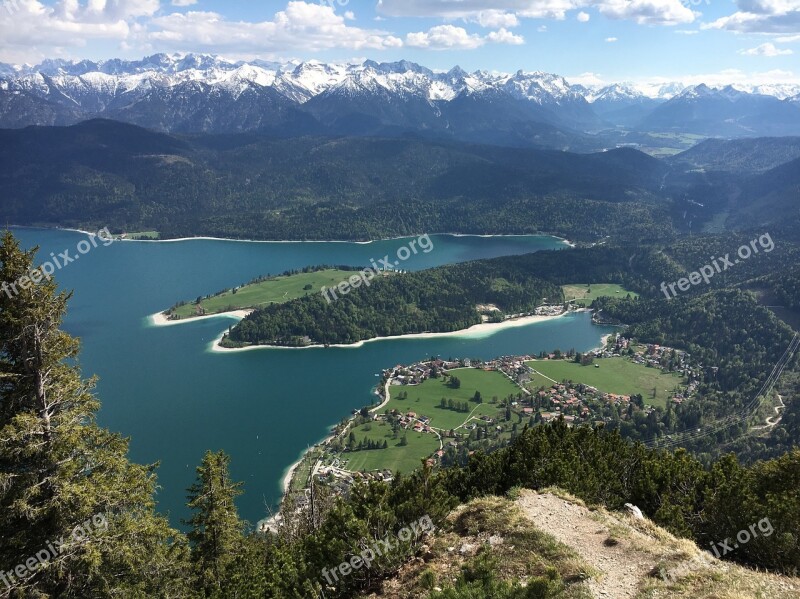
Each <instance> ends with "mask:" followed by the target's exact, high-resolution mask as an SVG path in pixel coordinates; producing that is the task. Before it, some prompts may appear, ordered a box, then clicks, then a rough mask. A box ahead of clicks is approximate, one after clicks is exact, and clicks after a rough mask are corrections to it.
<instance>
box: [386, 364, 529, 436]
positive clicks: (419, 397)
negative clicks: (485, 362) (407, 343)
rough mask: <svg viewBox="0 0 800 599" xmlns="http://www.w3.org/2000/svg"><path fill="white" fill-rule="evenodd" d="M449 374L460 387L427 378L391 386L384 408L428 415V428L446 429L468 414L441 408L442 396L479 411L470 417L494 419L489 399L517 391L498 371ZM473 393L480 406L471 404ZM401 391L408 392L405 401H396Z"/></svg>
mask: <svg viewBox="0 0 800 599" xmlns="http://www.w3.org/2000/svg"><path fill="white" fill-rule="evenodd" d="M450 373H451V374H453V375H454V376H456V377H458V378H459V379H460V380H461V388H459V389H453V388H451V387H449V386H448V385H447V384H445V382H444V379H442V378H438V379H428V380H427V381H425V382H424V383H422V384H421V385H402V386H391V387H389V396H390V398H391V399H390V400H389V403H388V404H387V405H386V406H385V408H383V409H384V410H393V409H396V410H398V411H400V412H402V413H407V412H415V413H416V414H417V416H428V417H429V418H430V419H431V426H433V427H435V428H440V429H446V430H449V429H451V428H456V427H458V426H461V425H462V424H463V423H464V421H465V420H466V419H467V418H468V417H469V414H470V412H456V411H454V410H447V409H443V408H441V407H440V406H439V404H440V402H441V400H442V398H443V397H444V398H445V399H452V400H453V401H460V402H463V401H466V402H468V403H469V406H470V411H472V410H473V409H475V408H478V409H477V410H475V414H473V415H480V414H484V415H488V416H494V415H495V414H496V413H497V411H498V407H497V406H496V405H493V404H490V403H489V401H490V400H491V399H492V397H494V396H497V398H498V400H503V399H505V398H506V397H508V396H509V395H516V394H517V393H519V392H520V388H519V387H518V386H517V385H515V384H514V383H512V382H511V381H510V380H508V378H506V376H505V375H503V374H502V373H500V372H494V371H491V372H487V371H485V370H479V369H477V368H458V369H456V370H451V371H450ZM475 391H480V392H481V396H482V397H483V402H484V403H483V404H480V405H479V404H477V403H475V402H472V401H470V400H471V399H472V397H473V396H474V395H475ZM403 392H406V393H408V398H407V399H397V397H398V395H399V394H400V393H403Z"/></svg>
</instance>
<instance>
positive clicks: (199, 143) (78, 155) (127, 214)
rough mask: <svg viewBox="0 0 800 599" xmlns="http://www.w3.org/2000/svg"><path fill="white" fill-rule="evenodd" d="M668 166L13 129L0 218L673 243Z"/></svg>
mask: <svg viewBox="0 0 800 599" xmlns="http://www.w3.org/2000/svg"><path fill="white" fill-rule="evenodd" d="M665 169H666V166H665V165H664V164H663V163H661V162H660V161H658V160H656V159H654V158H651V157H649V156H647V155H645V154H642V153H640V152H637V151H636V150H631V149H620V150H613V151H609V152H604V153H599V154H572V153H568V152H558V151H543V150H527V149H514V148H499V147H492V146H477V145H470V144H465V143H455V142H454V143H447V142H432V141H424V140H421V139H414V138H405V139H363V138H350V139H331V138H299V139H298V138H295V139H279V138H275V137H269V136H266V135H259V134H238V135H216V136H215V135H196V136H172V135H165V134H160V133H154V132H150V131H147V130H145V129H141V128H138V127H135V126H132V125H126V124H122V123H116V122H113V121H101V120H97V121H89V122H85V123H81V124H79V125H75V126H73V127H32V128H28V129H23V130H0V197H2V202H1V203H0V218H2V219H3V220H4V221H6V222H10V223H14V224H20V225H45V226H51V225H56V226H74V227H87V228H88V227H89V226H100V227H102V226H109V227H110V228H111V229H112V230H114V231H115V232H121V231H128V232H135V231H143V230H158V231H160V232H161V233H162V235H163V236H164V237H174V236H184V235H200V234H206V235H216V236H223V237H234V238H237V237H247V238H258V239H357V240H364V239H376V238H383V237H392V236H399V235H404V234H414V233H416V234H419V233H421V232H423V231H427V232H462V233H505V234H509V233H533V232H554V233H560V234H563V235H564V236H568V237H571V238H587V239H588V238H592V239H594V238H596V237H597V236H603V235H606V234H622V233H625V234H628V235H631V236H635V237H636V236H638V237H644V238H651V237H653V236H657V237H664V236H669V235H670V234H671V233H672V227H671V224H670V222H671V219H670V212H669V202H668V200H667V199H666V198H665V197H662V196H661V195H660V194H661V191H660V184H661V181H662V179H663V175H664V173H665V172H666V170H665Z"/></svg>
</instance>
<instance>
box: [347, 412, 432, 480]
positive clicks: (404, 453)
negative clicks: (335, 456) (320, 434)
mask: <svg viewBox="0 0 800 599" xmlns="http://www.w3.org/2000/svg"><path fill="white" fill-rule="evenodd" d="M353 433H355V436H356V441H363V440H364V439H368V440H372V441H378V442H379V443H383V442H384V441H386V442H387V443H388V445H389V447H388V448H387V449H368V450H361V451H346V452H344V453H342V454H341V455H340V456H339V459H340V460H343V461H346V463H345V464H344V465H343V466H342V468H344V469H345V470H350V471H351V472H359V471H366V472H369V471H371V470H387V469H388V470H391V471H392V472H400V473H403V474H407V473H409V472H413V471H414V470H416V469H417V468H419V467H420V465H421V463H422V460H424V459H426V458H428V457H430V456H431V454H433V453H434V452H435V451H437V450H438V449H439V438H438V437H437V436H436V435H433V434H431V433H415V432H414V431H410V430H403V429H400V430H399V431H398V433H397V437H396V438H394V434H393V432H392V427H391V426H389V424H387V423H386V422H380V421H379V422H369V423H366V424H362V425H361V426H358V427H355V428H354V429H353ZM404 435H405V437H406V440H407V441H408V445H406V446H405V447H403V446H402V445H400V441H401V439H402V438H403V436H404Z"/></svg>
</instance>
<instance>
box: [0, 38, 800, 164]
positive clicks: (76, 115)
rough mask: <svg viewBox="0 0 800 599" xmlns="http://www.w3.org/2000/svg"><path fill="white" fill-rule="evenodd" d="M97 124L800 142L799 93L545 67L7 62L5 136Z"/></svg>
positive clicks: (585, 140)
mask: <svg viewBox="0 0 800 599" xmlns="http://www.w3.org/2000/svg"><path fill="white" fill-rule="evenodd" d="M98 117H100V118H109V119H114V120H119V121H124V122H128V123H132V124H136V125H140V126H143V127H147V128H150V129H155V130H159V131H164V132H180V133H200V132H203V133H233V132H245V131H261V132H266V133H271V134H275V135H280V136H292V137H294V136H299V135H308V134H313V135H344V136H372V135H382V136H398V135H407V134H414V135H418V136H422V137H429V138H435V139H448V138H449V139H454V140H462V141H469V142H475V143H490V144H499V145H512V146H527V147H541V148H556V149H571V150H576V151H587V150H599V149H604V148H608V147H613V146H614V140H615V139H617V137H616V136H618V134H619V131H621V130H625V131H633V132H661V133H672V134H686V133H690V134H697V135H702V136H720V137H747V136H761V135H796V134H800V85H776V86H768V87H765V86H749V87H747V88H742V87H734V86H726V87H722V88H714V87H710V86H707V85H704V84H701V85H695V86H688V87H687V86H684V85H682V84H680V83H668V84H663V85H658V86H651V87H642V86H637V85H633V84H625V83H618V84H613V85H609V86H604V87H587V86H583V85H573V84H571V83H569V82H568V81H567V80H566V79H565V78H564V77H562V76H559V75H555V74H549V73H543V72H539V71H536V72H525V71H518V72H516V73H512V74H509V73H498V72H488V71H476V72H472V73H468V72H466V71H464V70H463V69H461V68H459V67H454V68H453V69H451V70H450V71H447V72H435V71H433V70H431V69H428V68H426V67H423V66H420V65H418V64H415V63H412V62H408V61H400V62H394V63H377V62H374V61H370V60H368V61H365V62H363V63H361V64H325V63H320V62H314V61H311V62H302V63H274V62H266V61H259V60H255V61H250V62H231V61H227V60H225V59H223V58H220V57H217V56H210V55H202V54H189V55H184V56H178V55H166V54H156V55H153V56H150V57H147V58H144V59H142V60H138V61H127V60H119V59H114V60H107V61H100V62H93V61H80V62H73V61H63V60H46V61H44V62H42V63H41V64H39V65H36V66H14V65H8V64H1V63H0V127H2V128H21V127H26V126H30V125H70V124H74V123H77V122H80V121H83V120H88V119H92V118H98Z"/></svg>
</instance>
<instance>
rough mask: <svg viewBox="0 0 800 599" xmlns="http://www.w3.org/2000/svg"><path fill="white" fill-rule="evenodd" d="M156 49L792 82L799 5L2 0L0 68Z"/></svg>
mask: <svg viewBox="0 0 800 599" xmlns="http://www.w3.org/2000/svg"><path fill="white" fill-rule="evenodd" d="M157 52H166V53H188V52H202V53H210V54H218V55H221V56H224V57H226V58H229V59H234V60H235V59H243V60H249V59H253V58H260V59H264V60H278V61H286V60H312V59H315V60H321V61H325V62H349V61H352V62H361V61H363V60H365V59H368V58H369V59H372V60H376V61H378V62H388V61H395V60H401V59H406V60H410V61H413V62H417V63H420V64H422V65H425V66H427V67H429V68H432V69H440V70H449V69H450V68H451V67H453V66H455V65H459V66H461V67H462V68H464V69H466V70H469V71H473V70H477V69H485V70H489V71H503V72H513V71H517V70H525V71H536V70H539V71H546V72H552V73H557V74H559V75H563V76H566V77H568V79H569V80H570V81H571V82H572V83H587V84H592V83H594V84H599V83H602V82H612V81H635V82H644V81H650V82H654V81H681V82H683V83H686V84H692V83H700V82H705V83H708V84H720V83H737V82H743V83H758V84H765V83H781V82H784V83H790V82H795V83H797V82H800V62H799V61H800V0H494V1H489V0H316V1H313V0H308V1H303V0H296V1H295V0H292V1H286V0H283V1H281V0H247V1H230V0H49V1H39V0H0V62H7V63H12V64H23V63H27V64H37V63H39V62H41V61H42V60H43V59H45V58H67V59H76V60H80V59H91V60H99V59H107V58H131V59H138V58H142V57H143V56H147V55H150V54H154V53H157Z"/></svg>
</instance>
